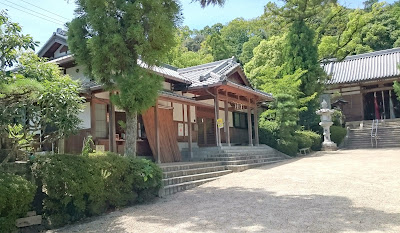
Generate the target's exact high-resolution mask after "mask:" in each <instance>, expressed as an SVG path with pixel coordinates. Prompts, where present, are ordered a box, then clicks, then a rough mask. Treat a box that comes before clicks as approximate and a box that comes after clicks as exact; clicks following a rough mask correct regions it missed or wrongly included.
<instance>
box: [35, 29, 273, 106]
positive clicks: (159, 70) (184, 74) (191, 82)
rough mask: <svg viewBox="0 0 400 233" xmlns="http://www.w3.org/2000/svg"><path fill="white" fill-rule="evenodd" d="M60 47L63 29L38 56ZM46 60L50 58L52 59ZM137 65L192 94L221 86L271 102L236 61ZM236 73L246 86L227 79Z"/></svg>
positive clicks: (64, 59) (63, 60)
mask: <svg viewBox="0 0 400 233" xmlns="http://www.w3.org/2000/svg"><path fill="white" fill-rule="evenodd" d="M61 45H64V46H67V36H66V33H65V32H64V31H62V30H61V29H57V32H55V33H53V35H52V36H51V38H50V39H49V40H48V41H47V42H46V44H45V45H44V46H43V47H42V48H41V49H40V50H39V52H38V55H39V56H42V57H43V56H45V55H46V54H47V53H53V55H54V51H56V50H57V48H59V46H61ZM57 46H58V47H57ZM55 47H57V48H55ZM54 48H55V50H54ZM53 50H54V51H53ZM47 57H49V58H50V57H52V56H47ZM74 61H75V59H74V57H73V55H71V54H66V55H63V56H61V57H59V58H55V59H53V60H51V61H49V62H53V63H56V64H58V65H60V66H63V65H66V64H71V62H74ZM137 63H138V65H139V66H141V67H142V68H145V69H148V70H151V71H153V72H154V73H156V74H158V75H160V76H162V77H164V78H167V79H170V80H174V81H176V82H180V83H185V84H186V85H187V86H188V87H189V90H190V89H197V88H203V87H205V86H209V87H210V86H218V85H228V86H232V87H235V88H239V89H242V90H245V91H249V92H252V93H253V94H254V95H256V96H259V97H262V98H265V99H271V100H272V95H271V94H268V93H265V92H262V91H259V90H256V89H254V88H252V87H251V86H250V82H249V81H248V80H247V78H246V76H245V74H244V73H243V70H242V69H241V66H240V64H239V63H237V62H236V60H235V58H234V57H232V58H228V59H225V60H221V61H216V62H211V63H207V64H203V65H198V66H193V67H188V68H183V69H177V68H175V67H172V66H170V65H162V66H148V65H147V64H145V63H144V62H143V61H141V60H140V59H138V61H137ZM235 72H238V74H239V76H240V78H241V79H242V80H240V82H241V81H243V83H245V84H246V85H240V84H237V83H235V82H232V81H231V80H229V79H228V77H229V76H230V75H232V74H233V73H235ZM239 76H238V77H239ZM83 87H84V88H85V89H89V90H95V89H99V88H102V86H101V85H99V84H97V83H96V82H94V81H89V82H87V83H83Z"/></svg>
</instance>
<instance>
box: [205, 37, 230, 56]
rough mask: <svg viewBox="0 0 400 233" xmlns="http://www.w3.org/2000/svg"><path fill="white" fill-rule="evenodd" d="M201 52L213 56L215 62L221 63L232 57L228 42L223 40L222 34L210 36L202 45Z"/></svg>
mask: <svg viewBox="0 0 400 233" xmlns="http://www.w3.org/2000/svg"><path fill="white" fill-rule="evenodd" d="M201 52H203V53H206V54H207V53H208V54H211V55H212V56H213V58H214V61H219V60H222V59H226V58H229V57H231V56H232V52H231V50H230V48H229V45H228V42H227V41H226V40H225V39H223V37H222V36H221V35H220V34H213V35H210V36H208V37H207V39H206V40H205V41H204V42H203V44H202V50H201Z"/></svg>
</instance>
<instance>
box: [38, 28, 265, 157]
mask: <svg viewBox="0 0 400 233" xmlns="http://www.w3.org/2000/svg"><path fill="white" fill-rule="evenodd" d="M66 39H67V38H66V35H65V33H64V32H63V31H62V30H57V32H55V33H54V34H53V35H52V36H51V38H50V39H49V40H48V41H47V42H46V44H45V45H44V46H43V48H42V49H41V50H40V51H39V52H38V54H39V56H42V57H46V58H48V59H49V60H50V62H54V63H56V64H58V65H59V66H60V68H61V69H62V71H63V72H64V74H68V75H70V76H71V77H72V78H74V79H78V80H80V81H81V82H82V84H83V90H82V96H84V97H85V99H86V103H85V109H84V111H83V112H82V113H81V115H80V118H81V119H82V124H81V128H82V130H81V131H80V132H79V134H77V135H74V136H71V137H69V138H68V139H66V140H65V142H64V151H65V153H80V152H81V149H82V142H83V139H84V138H85V137H87V136H88V135H91V136H92V137H93V140H94V142H95V144H96V148H97V149H98V150H105V151H113V152H116V153H121V154H123V153H124V146H125V132H124V127H123V125H124V124H123V122H125V121H126V117H125V112H124V111H123V110H121V109H118V108H117V107H115V106H114V105H113V104H112V103H111V102H110V98H109V97H110V93H109V92H108V91H105V90H104V89H103V87H102V86H101V85H99V84H97V83H96V82H94V81H93V80H90V79H89V78H88V77H86V76H85V67H82V66H78V65H77V64H76V63H75V60H74V57H73V55H72V54H70V51H69V50H68V45H67V41H66ZM139 63H140V61H139ZM142 65H143V67H145V65H144V64H142ZM147 69H149V70H150V71H151V72H153V73H155V74H158V75H159V76H162V77H163V78H164V81H163V90H162V91H160V92H159V97H158V99H157V102H156V103H155V106H154V107H152V108H150V109H149V110H147V111H146V112H145V113H143V114H141V115H139V116H138V138H137V148H138V154H139V155H146V156H154V158H155V159H156V160H158V161H159V162H176V161H182V153H181V152H182V151H186V152H187V153H186V154H185V155H184V156H187V157H188V158H192V156H193V153H192V150H193V148H195V147H215V146H222V145H224V146H234V145H247V146H258V145H259V138H258V115H259V112H260V111H259V106H260V104H263V103H265V102H268V101H272V100H273V98H272V96H271V95H270V94H268V93H265V92H262V91H259V90H256V89H254V88H252V86H251V84H250V83H249V81H248V80H247V78H246V76H245V74H244V72H243V70H242V68H241V66H240V64H239V63H237V62H236V61H235V59H234V58H230V59H225V60H222V61H217V62H212V63H208V64H204V65H199V66H194V67H189V68H184V69H177V68H175V67H172V66H168V65H165V66H162V67H161V66H160V67H150V68H147ZM111 94H112V93H111Z"/></svg>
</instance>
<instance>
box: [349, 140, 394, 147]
mask: <svg viewBox="0 0 400 233" xmlns="http://www.w3.org/2000/svg"><path fill="white" fill-rule="evenodd" d="M376 144H378V146H380V147H385V146H393V147H399V146H400V143H398V142H396V143H382V142H379V141H378V143H376V142H374V143H373V145H374V147H375V146H376ZM346 147H347V148H350V147H358V148H363V147H365V148H370V147H372V143H371V142H369V143H354V144H347V145H346Z"/></svg>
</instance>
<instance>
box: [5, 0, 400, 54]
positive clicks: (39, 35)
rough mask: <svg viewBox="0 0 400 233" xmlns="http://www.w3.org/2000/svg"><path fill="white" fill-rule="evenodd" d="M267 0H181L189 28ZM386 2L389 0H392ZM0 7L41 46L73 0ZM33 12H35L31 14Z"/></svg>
mask: <svg viewBox="0 0 400 233" xmlns="http://www.w3.org/2000/svg"><path fill="white" fill-rule="evenodd" d="M268 1H269V0H226V3H225V5H224V6H223V7H219V6H208V7H206V8H204V9H202V8H201V7H200V5H199V3H198V2H192V0H180V2H181V5H182V14H183V17H184V21H183V23H182V25H187V26H189V27H190V28H191V29H201V28H203V27H205V26H207V25H209V26H211V25H213V24H215V23H222V24H226V23H228V22H229V21H231V20H232V19H235V18H238V17H242V18H245V19H252V18H255V17H257V16H260V15H262V13H263V12H264V6H265V4H266V3H267V2H268ZM363 1H364V0H341V1H340V0H339V2H340V3H341V4H343V5H344V6H347V7H351V8H357V7H360V8H362V6H363V4H362V2H363ZM386 2H389V3H392V2H394V0H388V1H386ZM0 9H1V10H5V9H6V10H7V12H8V15H9V16H10V17H11V20H12V21H13V22H17V23H19V24H20V25H21V26H22V29H23V33H25V34H30V35H31V36H32V37H33V39H34V40H36V41H39V42H40V44H39V47H41V46H42V45H43V44H44V43H45V42H46V41H47V40H48V39H49V38H50V36H51V35H52V33H53V32H55V31H56V29H57V28H64V24H65V23H66V22H68V21H71V20H72V19H73V17H74V9H75V3H74V0H35V1H33V0H0ZM34 15H35V16H34Z"/></svg>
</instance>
